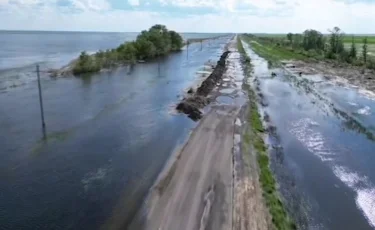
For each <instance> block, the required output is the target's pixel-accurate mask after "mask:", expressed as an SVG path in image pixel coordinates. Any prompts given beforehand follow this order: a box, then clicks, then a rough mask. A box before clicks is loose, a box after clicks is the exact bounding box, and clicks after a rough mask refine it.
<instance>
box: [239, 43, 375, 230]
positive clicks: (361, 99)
mask: <svg viewBox="0 0 375 230" xmlns="http://www.w3.org/2000/svg"><path fill="white" fill-rule="evenodd" d="M245 47H246V51H247V53H248V54H249V56H250V57H251V59H252V64H253V66H254V73H253V76H254V77H255V78H257V79H258V81H255V82H254V81H253V80H254V79H250V81H251V84H252V85H253V87H254V88H256V89H258V92H261V97H262V98H263V99H262V104H263V105H264V106H263V107H262V110H264V112H265V113H267V114H268V115H269V117H270V125H271V126H273V127H275V128H276V129H275V132H273V135H271V138H270V144H271V146H272V147H273V148H272V151H271V154H272V155H271V159H272V169H273V170H274V171H275V174H276V177H277V179H278V182H279V184H280V192H281V193H282V195H283V197H284V198H285V200H286V203H287V207H288V209H289V211H290V212H291V213H292V215H293V216H294V218H295V219H296V220H297V222H298V224H299V226H300V228H301V229H372V228H373V227H374V226H375V154H374V153H375V142H374V141H373V140H372V138H369V137H371V135H366V133H371V132H372V129H373V126H372V125H374V124H375V117H374V115H373V109H374V108H375V107H374V106H375V101H374V100H373V99H372V98H371V95H369V94H368V93H367V94H366V93H364V92H363V91H361V90H358V89H356V88H354V87H350V86H348V85H347V84H345V83H342V82H337V81H336V82H335V81H332V82H327V81H326V80H325V79H324V78H323V76H319V75H315V76H302V77H299V76H298V73H297V71H294V70H293V69H269V67H268V64H267V61H265V60H264V59H263V58H261V57H259V56H258V55H256V54H255V53H254V52H253V51H252V50H251V49H250V48H251V47H249V46H247V45H246V44H245ZM271 72H275V73H277V76H276V77H271ZM337 111H341V113H337ZM358 126H360V127H362V128H358Z"/></svg>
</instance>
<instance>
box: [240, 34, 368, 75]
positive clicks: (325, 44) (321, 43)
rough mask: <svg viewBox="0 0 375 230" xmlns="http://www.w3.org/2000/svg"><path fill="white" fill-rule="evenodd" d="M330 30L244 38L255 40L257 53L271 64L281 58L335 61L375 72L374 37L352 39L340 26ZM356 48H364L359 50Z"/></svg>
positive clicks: (249, 35)
mask: <svg viewBox="0 0 375 230" xmlns="http://www.w3.org/2000/svg"><path fill="white" fill-rule="evenodd" d="M329 31H330V35H323V34H322V33H320V32H319V31H316V30H312V29H310V30H305V31H304V32H303V33H301V34H298V33H297V34H292V33H288V34H286V35H284V36H273V37H272V36H254V35H251V34H247V35H245V36H244V38H245V39H247V40H252V42H253V47H254V50H255V51H256V52H257V53H258V54H259V55H260V56H262V57H265V58H266V59H268V60H270V61H271V62H273V61H276V62H277V61H278V60H282V59H298V60H307V59H315V60H334V61H337V62H341V63H342V62H344V63H348V64H351V65H355V66H361V67H364V68H368V69H373V70H375V58H374V57H373V56H371V55H370V54H371V52H370V51H371V50H370V49H369V44H370V45H371V44H374V42H375V38H374V37H369V38H368V37H366V36H351V37H350V36H347V35H345V34H344V32H343V31H342V30H341V29H340V28H338V27H334V28H333V29H331V30H329ZM254 41H255V42H254ZM345 44H348V45H349V46H347V47H346V46H345ZM357 45H360V46H361V47H360V49H358V46H357ZM357 49H358V50H357Z"/></svg>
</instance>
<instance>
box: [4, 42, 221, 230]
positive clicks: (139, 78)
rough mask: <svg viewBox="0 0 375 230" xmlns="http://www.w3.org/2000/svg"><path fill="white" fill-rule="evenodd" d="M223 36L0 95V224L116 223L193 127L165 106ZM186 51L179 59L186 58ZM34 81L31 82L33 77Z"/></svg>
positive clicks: (216, 52) (217, 49)
mask: <svg viewBox="0 0 375 230" xmlns="http://www.w3.org/2000/svg"><path fill="white" fill-rule="evenodd" d="M227 41H228V37H226V38H220V39H214V40H208V41H205V42H204V43H203V48H202V50H201V45H200V44H191V45H190V47H189V54H188V55H187V53H186V51H185V50H184V51H183V52H180V53H176V54H172V55H170V56H168V57H167V58H165V59H164V60H162V61H161V63H160V64H161V65H160V66H161V68H160V74H159V73H158V64H157V63H145V64H138V65H136V66H135V67H134V69H133V70H132V71H131V72H130V74H128V70H127V69H121V68H120V69H117V70H114V71H112V72H105V73H101V74H98V75H94V76H91V77H82V78H74V77H68V78H60V79H50V78H49V77H47V76H45V75H43V76H42V86H43V96H44V108H45V117H46V124H47V135H48V139H47V141H42V140H41V137H42V135H41V128H40V114H39V104H38V94H37V92H38V91H37V87H36V84H30V85H28V86H27V87H21V86H20V87H17V88H14V89H13V90H11V91H7V92H4V93H1V94H0V105H1V106H0V127H1V134H0V157H1V161H0V177H1V179H0V191H1V192H0V223H1V224H0V228H1V229H20V230H21V229H99V228H101V227H102V228H103V229H125V226H126V224H127V223H128V222H129V221H130V219H131V217H132V215H134V213H135V211H136V208H137V207H138V206H139V204H140V203H141V202H142V199H143V197H144V196H145V195H146V194H147V191H148V188H149V187H150V186H151V184H152V182H153V180H154V179H155V177H156V176H157V175H158V173H159V172H160V170H161V168H162V167H163V165H164V163H165V162H166V159H168V157H169V155H170V154H171V152H173V150H174V149H175V147H176V146H177V145H178V144H179V143H181V142H182V140H184V138H185V137H186V136H187V135H188V133H189V131H190V128H192V127H194V125H195V123H194V122H192V121H191V120H190V119H188V118H187V117H186V116H184V115H181V116H178V115H177V116H176V115H172V114H171V113H170V111H171V110H172V108H174V107H175V104H176V103H177V102H178V101H179V100H180V99H179V97H180V96H181V94H182V93H183V90H184V89H186V88H187V87H188V86H190V85H191V84H192V82H194V81H196V80H197V78H200V77H201V74H197V72H198V71H201V70H204V64H205V63H206V62H207V61H209V60H213V61H216V60H218V58H219V56H220V55H221V54H222V50H223V48H224V45H225V44H226V42H227ZM187 56H188V58H187ZM33 83H35V81H33Z"/></svg>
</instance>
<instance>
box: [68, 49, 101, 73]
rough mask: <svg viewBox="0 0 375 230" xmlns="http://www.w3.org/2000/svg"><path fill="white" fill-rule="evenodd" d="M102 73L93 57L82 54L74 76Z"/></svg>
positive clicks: (75, 67)
mask: <svg viewBox="0 0 375 230" xmlns="http://www.w3.org/2000/svg"><path fill="white" fill-rule="evenodd" d="M98 71H100V66H99V65H98V64H97V63H96V61H95V58H94V57H93V56H90V55H88V54H87V53H86V52H82V53H81V55H80V56H79V58H78V61H77V63H76V65H75V66H74V68H73V74H82V73H93V72H98Z"/></svg>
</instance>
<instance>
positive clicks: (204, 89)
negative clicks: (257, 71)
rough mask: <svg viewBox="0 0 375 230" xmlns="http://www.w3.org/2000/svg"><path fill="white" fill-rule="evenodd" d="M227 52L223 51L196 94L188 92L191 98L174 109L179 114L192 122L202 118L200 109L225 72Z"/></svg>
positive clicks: (207, 101)
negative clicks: (182, 114)
mask: <svg viewBox="0 0 375 230" xmlns="http://www.w3.org/2000/svg"><path fill="white" fill-rule="evenodd" d="M229 53H230V52H229V51H225V52H224V53H223V54H222V55H221V57H220V59H219V61H218V62H217V65H216V67H215V69H214V71H213V72H212V73H211V75H210V76H209V77H208V78H207V79H206V80H204V81H203V82H202V84H201V86H200V87H199V88H198V89H197V91H196V93H194V94H193V92H190V94H191V96H190V97H187V98H184V99H183V100H182V101H181V102H180V103H179V104H178V105H177V107H176V109H177V110H178V111H179V112H182V113H185V114H187V115H188V116H189V117H190V118H191V119H193V120H194V121H196V120H199V119H200V118H202V112H201V111H200V108H203V107H204V106H206V105H207V104H208V103H209V102H210V101H209V99H208V98H207V95H208V94H209V93H210V92H211V91H212V90H213V89H214V88H215V86H216V83H218V82H219V81H220V80H221V79H222V76H223V74H224V72H225V69H226V65H225V64H226V59H227V57H228V54H229Z"/></svg>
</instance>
